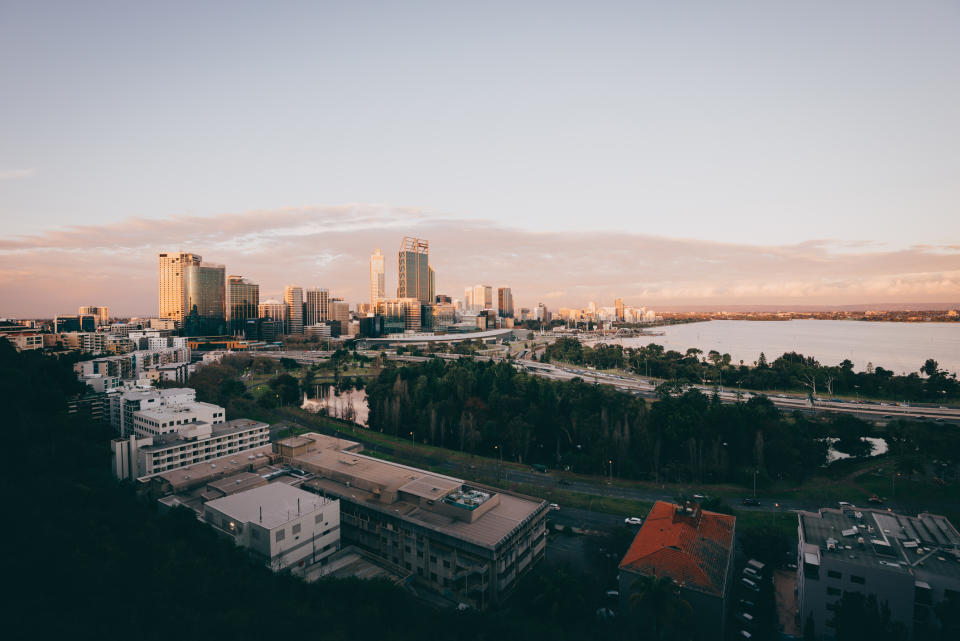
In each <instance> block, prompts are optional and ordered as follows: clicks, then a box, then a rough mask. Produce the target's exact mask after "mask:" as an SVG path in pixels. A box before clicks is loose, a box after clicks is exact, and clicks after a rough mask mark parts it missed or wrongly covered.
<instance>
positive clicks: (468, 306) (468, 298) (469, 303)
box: [463, 287, 473, 312]
mask: <svg viewBox="0 0 960 641" xmlns="http://www.w3.org/2000/svg"><path fill="white" fill-rule="evenodd" d="M463 309H465V310H466V311H468V312H469V311H472V310H473V287H467V288H465V289H464V290H463Z"/></svg>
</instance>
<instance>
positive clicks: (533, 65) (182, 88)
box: [0, 0, 960, 316]
mask: <svg viewBox="0 0 960 641" xmlns="http://www.w3.org/2000/svg"><path fill="white" fill-rule="evenodd" d="M520 5H522V6H520ZM957 33H960V4H958V3H956V2H953V1H943V2H934V1H923V0H919V1H917V2H909V3H904V2H901V1H893V2H886V1H883V0H870V1H864V2H858V1H849V2H843V3H837V2H821V1H815V0H814V1H809V2H802V3H798V2H778V1H776V0H757V1H754V2H737V1H732V2H724V3H717V2H697V1H689V2H674V3H663V2H636V1H635V2H622V3H620V2H590V3H583V2H580V3H565V2H543V3H537V2H529V3H515V2H509V3H506V2H505V3H498V2H486V3H466V2H452V1H447V2H435V3H426V2H403V3H397V2H388V3H372V2H362V1H357V2H349V3H346V2H330V3H323V2H303V3H290V2H272V3H243V2H229V3H217V2H208V3H195V2H183V3H181V2H165V3H130V2H115V3H111V2H85V3H76V2H62V3H58V2H44V1H33V2H17V1H12V0H2V1H0V220H2V224H3V233H2V235H0V316H31V315H51V314H56V313H64V312H69V311H73V310H74V309H75V307H76V306H77V305H79V304H105V305H109V306H110V307H111V309H113V310H114V311H115V312H116V313H120V314H123V313H128V314H151V313H153V314H155V313H156V305H157V303H156V300H157V298H156V296H157V294H156V288H157V283H156V263H157V259H156V254H157V252H159V251H175V250H177V249H183V250H186V251H194V252H196V253H199V254H201V255H203V256H204V258H205V259H207V260H210V261H211V262H216V263H225V264H226V265H227V268H228V272H229V273H238V274H243V275H245V276H249V277H250V278H252V279H254V280H256V281H258V282H260V283H261V287H262V290H263V292H264V294H270V293H279V292H280V291H282V288H283V285H285V284H287V283H297V284H301V285H304V286H306V285H314V284H316V285H320V286H325V287H328V288H329V289H331V291H332V292H333V293H334V294H339V295H342V296H343V297H344V298H345V299H347V300H348V301H350V302H351V303H354V302H360V301H363V300H366V292H367V287H368V285H367V260H368V257H369V254H370V253H371V252H372V250H373V249H374V248H376V247H378V246H379V247H382V249H383V251H384V253H385V254H386V255H387V257H388V258H387V269H388V291H389V290H390V287H391V284H390V283H391V282H392V283H395V282H396V259H395V252H396V249H397V248H398V246H399V244H400V239H401V238H402V236H403V235H404V234H411V235H421V236H423V237H426V238H428V239H429V240H430V241H431V263H432V264H433V265H434V267H435V269H436V270H437V280H438V282H437V285H438V291H443V292H446V293H450V294H451V295H453V296H458V295H461V294H462V292H463V288H464V287H465V286H467V285H472V284H475V283H477V282H482V283H485V284H490V285H493V286H499V285H508V286H511V287H512V288H513V289H514V293H515V299H516V300H517V303H518V304H521V305H525V306H531V305H535V304H536V303H537V302H538V301H541V300H542V301H543V302H545V303H546V304H547V305H548V306H551V307H559V306H583V305H586V303H587V302H588V301H590V300H595V301H597V302H598V303H599V304H607V305H609V304H612V301H613V298H615V297H623V298H624V299H625V300H626V301H627V303H628V304H635V305H652V306H655V307H660V308H667V307H671V306H683V305H716V306H717V307H722V306H724V305H736V304H769V305H787V304H823V305H840V304H859V303H872V302H956V301H960V151H958V150H960V38H958V37H957ZM391 278H392V281H391Z"/></svg>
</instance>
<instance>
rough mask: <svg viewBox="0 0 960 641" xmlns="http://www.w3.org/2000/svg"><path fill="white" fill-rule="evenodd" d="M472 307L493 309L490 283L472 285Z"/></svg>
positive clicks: (476, 309) (477, 309) (475, 308)
mask: <svg viewBox="0 0 960 641" xmlns="http://www.w3.org/2000/svg"><path fill="white" fill-rule="evenodd" d="M473 309H474V311H479V310H481V309H493V287H491V286H490V285H474V286H473Z"/></svg>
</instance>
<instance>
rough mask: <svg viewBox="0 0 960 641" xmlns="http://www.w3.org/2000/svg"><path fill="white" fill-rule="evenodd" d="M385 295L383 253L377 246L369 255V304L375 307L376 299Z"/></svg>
mask: <svg viewBox="0 0 960 641" xmlns="http://www.w3.org/2000/svg"><path fill="white" fill-rule="evenodd" d="M386 295H387V286H386V281H385V280H384V269H383V254H381V253H380V248H379V247H377V251H375V252H374V253H373V254H372V255H371V256H370V306H371V307H376V306H377V300H379V299H381V298H383V297H384V296H386Z"/></svg>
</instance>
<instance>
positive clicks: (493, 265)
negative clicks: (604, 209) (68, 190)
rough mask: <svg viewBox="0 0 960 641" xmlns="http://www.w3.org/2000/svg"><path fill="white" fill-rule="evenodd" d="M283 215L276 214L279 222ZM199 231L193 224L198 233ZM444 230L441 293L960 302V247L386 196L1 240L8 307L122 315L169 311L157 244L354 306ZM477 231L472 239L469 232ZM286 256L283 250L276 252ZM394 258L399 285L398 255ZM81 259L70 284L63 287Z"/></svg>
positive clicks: (436, 249)
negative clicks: (161, 294)
mask: <svg viewBox="0 0 960 641" xmlns="http://www.w3.org/2000/svg"><path fill="white" fill-rule="evenodd" d="M268 220H269V223H267V222H265V221H268ZM184 229H189V230H190V232H189V238H187V239H185V238H184V232H183V230H184ZM405 234H406V235H414V236H419V237H422V238H429V239H430V241H431V253H432V256H431V263H433V264H436V265H437V266H438V269H437V274H438V276H437V283H436V293H438V294H448V295H450V296H452V297H454V298H458V297H460V295H461V294H462V292H463V289H464V288H465V287H467V286H473V285H474V284H476V282H477V280H478V276H479V277H480V278H481V279H482V280H483V281H484V282H487V283H489V284H491V285H492V286H495V287H499V286H509V287H511V289H512V292H513V298H514V301H515V306H516V307H535V306H536V304H537V303H538V302H540V301H543V302H545V303H546V304H547V305H548V306H549V307H551V308H553V309H556V308H558V307H585V306H586V305H587V303H588V302H590V301H595V302H597V303H598V304H600V305H611V304H613V302H614V300H615V299H616V298H623V299H624V301H625V303H626V304H630V305H647V306H654V307H657V308H658V309H664V310H668V309H669V308H671V307H674V308H677V309H685V308H692V307H699V308H702V307H704V306H712V307H714V308H716V309H722V308H724V307H725V306H728V307H737V306H743V305H751V306H758V305H759V306H764V305H766V306H789V305H805V306H810V305H820V306H824V307H828V306H841V305H856V304H864V305H866V304H897V303H915V304H932V303H942V304H945V305H951V304H954V305H955V304H956V302H957V301H958V300H960V259H958V258H957V255H956V251H957V250H958V249H960V246H958V245H955V244H949V243H943V244H941V245H937V246H932V245H917V246H913V247H911V248H909V249H905V250H897V251H893V250H890V249H887V248H882V247H878V246H875V245H872V244H869V243H860V244H857V243H837V242H832V241H829V240H820V241H809V242H802V243H796V244H793V245H784V246H751V245H745V244H732V243H720V242H711V241H703V240H693V239H671V238H661V237H654V236H647V235H640V234H607V233H603V232H592V233H568V232H556V231H555V232H539V233H533V232H524V231H522V230H520V229H517V228H508V227H503V226H500V225H496V224H494V223H492V222H491V221H482V220H477V221H470V222H467V223H464V222H463V221H458V220H454V219H450V218H444V217H442V216H431V215H429V214H427V213H425V212H421V211H415V210H404V209H393V208H387V207H377V206H360V205H357V206H354V207H329V208H312V209H291V210H283V211H276V212H270V213H269V214H268V213H267V212H248V213H240V214H228V215H221V216H210V217H190V218H183V217H177V218H171V219H168V220H165V221H149V220H142V219H130V220H127V221H124V222H122V223H118V224H111V225H106V226H96V227H94V226H74V227H71V228H65V229H60V230H51V231H48V232H45V233H42V234H37V235H34V236H31V237H19V238H8V239H6V240H3V241H0V299H2V300H3V301H4V304H3V309H0V315H5V316H13V317H23V316H52V315H54V314H61V313H64V312H65V311H69V310H72V309H76V307H77V306H78V305H81V304H85V303H87V302H88V301H90V300H99V301H103V303H104V304H107V305H110V307H111V311H112V312H113V313H115V314H118V315H153V314H155V313H156V300H157V295H158V292H157V281H156V272H155V270H156V255H157V253H158V252H162V251H172V250H171V248H183V249H184V251H193V252H196V253H197V254H199V255H201V256H209V257H210V260H213V261H215V262H217V263H219V264H225V265H226V267H227V270H228V271H229V272H230V273H242V274H244V275H245V277H247V278H249V279H250V280H251V281H252V282H255V283H258V284H259V285H260V291H261V298H262V299H266V298H281V299H282V297H283V291H284V287H285V286H286V285H288V284H289V283H291V282H307V283H314V282H316V283H321V284H323V286H324V287H327V288H328V289H329V290H330V291H331V292H333V293H334V294H336V295H337V296H340V297H342V298H344V299H345V300H346V301H347V302H349V303H350V304H351V305H355V304H356V303H358V302H364V301H366V300H367V299H368V298H369V295H370V289H369V285H370V282H369V274H370V272H369V258H370V255H371V251H372V250H373V249H375V248H377V247H383V246H387V247H395V246H397V240H398V239H399V238H401V237H402V236H404V235H405ZM466 238H469V239H470V242H469V243H467V242H465V240H464V239H466ZM278 256H282V257H283V260H282V262H280V261H278V260H277V257H278ZM391 267H392V269H386V270H385V271H386V272H387V273H386V287H385V290H386V291H387V292H392V291H396V288H397V284H398V283H397V276H398V275H397V272H396V264H395V263H393V264H392V265H391ZM64 273H70V274H71V277H72V281H71V287H70V288H69V289H68V290H65V289H64V288H63V286H62V283H63V281H62V275H63V274H64Z"/></svg>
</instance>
